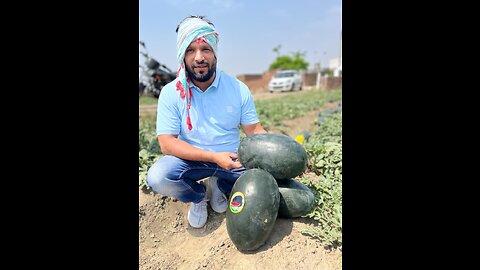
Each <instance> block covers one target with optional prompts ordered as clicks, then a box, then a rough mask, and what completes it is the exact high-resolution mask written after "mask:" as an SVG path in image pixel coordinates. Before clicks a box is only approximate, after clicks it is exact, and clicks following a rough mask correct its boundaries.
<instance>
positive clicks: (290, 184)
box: [278, 179, 315, 218]
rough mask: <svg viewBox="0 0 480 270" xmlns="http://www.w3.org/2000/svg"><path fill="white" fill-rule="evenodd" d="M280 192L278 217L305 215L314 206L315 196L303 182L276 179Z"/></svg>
mask: <svg viewBox="0 0 480 270" xmlns="http://www.w3.org/2000/svg"><path fill="white" fill-rule="evenodd" d="M278 191H279V192H280V206H279V208H278V217H279V218H296V217H300V216H303V215H306V214H307V213H308V212H310V211H311V210H312V209H313V208H314V207H315V196H314V195H313V193H312V191H311V190H310V189H309V188H308V187H307V186H305V185H304V184H302V183H300V182H298V181H296V180H294V179H288V180H282V181H278Z"/></svg>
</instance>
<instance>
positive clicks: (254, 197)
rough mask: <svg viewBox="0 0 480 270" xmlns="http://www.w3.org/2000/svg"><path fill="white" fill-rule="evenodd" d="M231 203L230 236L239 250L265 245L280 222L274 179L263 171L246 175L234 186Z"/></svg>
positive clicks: (250, 171) (227, 221)
mask: <svg viewBox="0 0 480 270" xmlns="http://www.w3.org/2000/svg"><path fill="white" fill-rule="evenodd" d="M240 193H241V194H243V197H244V198H243V201H242V200H241V199H240V198H241V195H239V194H240ZM237 199H238V200H237ZM228 202H229V207H228V209H227V211H226V214H225V216H226V223H227V232H228V235H229V236H230V239H231V240H232V242H233V244H234V245H235V246H236V247H237V249H239V250H242V251H243V250H255V249H257V248H259V247H261V246H262V245H264V244H265V242H266V241H267V239H268V237H269V236H270V233H271V232H272V229H273V227H274V225H275V221H276V220H277V215H278V207H279V204H280V193H279V191H278V184H277V181H276V180H275V178H273V176H272V175H271V174H270V173H268V172H267V171H264V170H261V169H251V170H247V171H245V172H244V173H243V174H242V175H241V176H240V177H239V178H238V179H237V181H236V182H235V184H234V185H233V188H232V191H231V193H230V198H229V200H228ZM240 208H241V210H240ZM239 210H240V211H239ZM236 211H238V212H236ZM235 212H236V213H235Z"/></svg>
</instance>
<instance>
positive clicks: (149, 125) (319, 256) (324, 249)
mask: <svg viewBox="0 0 480 270" xmlns="http://www.w3.org/2000/svg"><path fill="white" fill-rule="evenodd" d="M254 100H255V106H256V109H257V112H258V114H259V118H260V121H261V123H262V125H263V126H264V127H265V129H266V130H267V131H269V133H274V134H283V135H287V136H289V137H291V138H292V139H295V138H296V139H297V140H298V141H299V142H301V144H302V147H304V149H305V151H306V153H307V169H306V170H305V172H304V173H303V174H301V175H299V176H298V177H295V180H297V181H299V182H300V183H302V184H304V185H305V186H306V187H308V189H310V191H311V192H312V193H313V194H314V197H315V200H314V207H313V209H312V210H311V211H309V212H308V213H306V214H305V215H303V216H301V217H297V218H277V219H276V221H275V224H274V227H273V230H272V233H271V234H270V236H269V237H268V239H267V241H266V243H265V244H264V245H263V246H261V247H260V248H258V249H256V250H254V251H239V250H238V249H237V248H236V247H235V245H234V244H233V243H232V240H231V239H230V237H229V235H228V233H227V229H226V217H225V213H222V214H219V213H216V212H214V211H213V210H211V208H210V207H209V208H208V221H207V224H206V225H205V226H204V227H203V228H200V229H195V228H192V227H190V226H189V225H188V221H187V219H186V214H187V211H188V206H189V205H188V204H186V203H182V202H179V201H177V200H176V199H174V198H170V197H166V196H162V195H159V194H155V193H153V192H152V191H151V190H150V189H149V188H148V187H147V186H146V185H145V178H146V174H147V171H148V169H149V168H150V166H151V165H152V164H153V163H154V162H155V161H156V160H157V159H159V158H160V157H162V153H161V151H160V148H159V145H158V142H157V140H156V136H155V111H154V110H151V109H150V110H148V112H147V113H141V114H140V118H139V123H140V125H139V255H140V261H139V269H142V270H146V269H282V268H284V269H341V265H342V263H341V261H342V105H341V104H342V90H341V89H336V90H329V91H321V90H318V89H305V90H303V91H299V92H289V93H277V94H270V93H258V94H254ZM147 106H150V107H152V106H153V107H154V106H155V100H152V99H148V98H143V99H142V100H140V109H141V110H140V111H141V112H142V107H145V108H146V107H147ZM145 111H146V110H145ZM299 134H303V137H302V139H299V138H300V137H297V135H299ZM244 136H245V135H244V134H243V133H242V134H241V137H242V138H243V137H244Z"/></svg>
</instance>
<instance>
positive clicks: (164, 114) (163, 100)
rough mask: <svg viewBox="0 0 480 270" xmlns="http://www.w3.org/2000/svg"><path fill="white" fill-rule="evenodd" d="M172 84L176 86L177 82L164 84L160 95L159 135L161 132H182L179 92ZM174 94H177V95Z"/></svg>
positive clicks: (158, 107)
mask: <svg viewBox="0 0 480 270" xmlns="http://www.w3.org/2000/svg"><path fill="white" fill-rule="evenodd" d="M172 86H175V84H170V85H166V86H164V87H163V89H162V92H161V93H160V96H159V97H158V104H157V123H156V124H157V136H158V135H161V134H174V135H178V134H180V125H181V116H180V112H179V109H178V92H177V91H175V89H173V88H172ZM172 89H173V90H172ZM174 94H177V96H175V95H174Z"/></svg>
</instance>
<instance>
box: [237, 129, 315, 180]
mask: <svg viewBox="0 0 480 270" xmlns="http://www.w3.org/2000/svg"><path fill="white" fill-rule="evenodd" d="M238 159H239V160H240V163H242V164H243V166H244V167H245V168H247V169H252V168H260V169H263V170H266V171H267V172H269V173H270V174H272V176H273V177H274V178H275V179H277V180H278V179H289V178H294V177H296V176H299V175H300V174H302V173H303V171H304V170H305V167H306V166H307V152H306V151H305V148H304V147H303V146H302V145H301V144H299V143H298V142H296V141H295V140H294V139H292V138H290V137H288V136H286V135H282V134H271V133H264V134H253V135H250V136H247V137H245V138H243V139H242V141H241V142H240V146H239V147H238Z"/></svg>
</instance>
